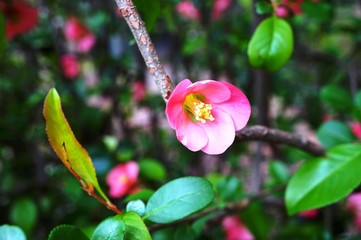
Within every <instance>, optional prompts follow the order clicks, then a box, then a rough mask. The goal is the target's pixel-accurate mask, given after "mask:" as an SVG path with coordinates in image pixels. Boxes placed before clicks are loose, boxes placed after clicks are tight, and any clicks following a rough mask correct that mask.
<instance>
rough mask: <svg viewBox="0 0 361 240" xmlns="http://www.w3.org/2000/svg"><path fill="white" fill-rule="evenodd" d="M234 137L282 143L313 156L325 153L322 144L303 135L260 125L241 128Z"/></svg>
mask: <svg viewBox="0 0 361 240" xmlns="http://www.w3.org/2000/svg"><path fill="white" fill-rule="evenodd" d="M236 137H237V138H238V139H239V140H257V141H266V142H272V143H282V144H286V145H290V146H293V147H296V148H298V149H301V150H303V151H305V152H307V153H310V154H312V155H314V156H323V155H324V154H325V149H324V148H323V147H322V146H320V145H319V144H317V143H315V142H312V141H310V140H309V139H308V138H306V137H305V136H302V135H299V134H295V133H289V132H285V131H281V130H277V129H272V128H267V127H265V126H260V125H255V126H252V127H246V128H243V129H242V130H240V131H237V132H236Z"/></svg>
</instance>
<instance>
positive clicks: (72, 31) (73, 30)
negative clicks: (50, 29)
mask: <svg viewBox="0 0 361 240" xmlns="http://www.w3.org/2000/svg"><path fill="white" fill-rule="evenodd" d="M64 34H65V38H66V39H67V40H68V41H70V42H73V43H75V44H76V47H77V50H78V52H80V53H87V52H89V51H90V50H91V48H92V47H93V46H94V44H95V36H94V34H93V33H92V32H91V31H90V30H89V29H88V28H87V27H86V26H85V25H84V24H82V23H81V22H80V21H79V20H78V19H77V18H75V17H71V18H69V19H68V20H67V21H66V23H65V26H64Z"/></svg>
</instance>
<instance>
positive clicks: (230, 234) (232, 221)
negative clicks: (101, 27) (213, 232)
mask: <svg viewBox="0 0 361 240" xmlns="http://www.w3.org/2000/svg"><path fill="white" fill-rule="evenodd" d="M222 227H223V230H224V232H225V233H226V240H253V239H254V237H253V235H252V233H251V232H250V231H249V230H248V228H247V227H246V226H245V225H244V224H243V223H242V221H241V219H240V218H239V217H238V216H228V217H225V218H223V220H222Z"/></svg>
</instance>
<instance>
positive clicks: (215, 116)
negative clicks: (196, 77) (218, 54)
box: [165, 79, 251, 154]
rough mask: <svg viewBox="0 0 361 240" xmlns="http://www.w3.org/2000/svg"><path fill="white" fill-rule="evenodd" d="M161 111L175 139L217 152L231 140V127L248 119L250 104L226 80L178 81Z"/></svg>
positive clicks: (227, 145) (209, 152)
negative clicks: (172, 130)
mask: <svg viewBox="0 0 361 240" xmlns="http://www.w3.org/2000/svg"><path fill="white" fill-rule="evenodd" d="M165 113H166V115H167V118H168V122H169V125H170V126H171V128H173V129H175V131H176V135H177V138H178V140H179V141H180V142H181V143H182V144H183V145H184V146H186V147H187V148H188V149H189V150H191V151H198V150H202V151H203V152H205V153H208V154H221V153H223V152H224V151H226V149H227V148H228V147H229V146H230V145H231V144H232V143H233V141H234V138H235V131H237V130H240V129H242V128H243V127H244V126H245V125H246V124H247V122H248V120H249V118H250V114H251V106H250V104H249V101H248V99H247V97H246V96H245V95H244V94H243V92H242V91H241V90H239V89H238V88H236V87H235V86H233V85H232V84H230V83H227V82H217V81H214V80H204V81H199V82H196V83H192V82H191V81H190V80H189V79H185V80H183V81H182V82H180V83H179V84H178V85H177V86H176V88H175V89H174V91H173V93H172V94H171V96H170V98H169V100H168V102H167V106H166V110H165Z"/></svg>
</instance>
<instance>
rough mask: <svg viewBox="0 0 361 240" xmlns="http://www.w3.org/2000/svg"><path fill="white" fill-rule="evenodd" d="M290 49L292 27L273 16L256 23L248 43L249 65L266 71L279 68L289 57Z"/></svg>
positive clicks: (291, 49) (291, 46)
mask: <svg viewBox="0 0 361 240" xmlns="http://www.w3.org/2000/svg"><path fill="white" fill-rule="evenodd" d="M292 51H293V33H292V29H291V27H290V25H289V24H288V22H286V21H285V20H283V19H279V18H277V17H275V16H273V17H269V18H267V19H265V20H263V21H262V22H261V23H260V24H259V25H258V27H257V29H256V31H255V32H254V34H253V36H252V38H251V40H250V42H249V45H248V57H249V61H250V63H251V65H252V66H253V67H256V68H265V69H267V70H268V71H276V70H278V69H280V68H281V67H282V66H283V65H284V64H285V63H286V62H287V61H288V59H289V58H290V57H291V54H292Z"/></svg>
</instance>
